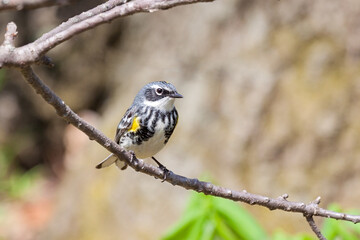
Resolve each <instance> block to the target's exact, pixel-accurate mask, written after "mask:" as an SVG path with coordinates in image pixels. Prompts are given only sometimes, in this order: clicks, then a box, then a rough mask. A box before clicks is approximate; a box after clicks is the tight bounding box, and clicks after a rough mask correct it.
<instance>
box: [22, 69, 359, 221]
mask: <svg viewBox="0 0 360 240" xmlns="http://www.w3.org/2000/svg"><path fill="white" fill-rule="evenodd" d="M21 73H22V74H23V76H24V78H25V80H26V81H27V82H28V83H29V84H30V85H31V86H32V87H33V88H34V89H35V91H36V92H37V93H38V94H40V95H41V97H42V98H43V99H44V100H45V101H46V102H47V103H49V104H50V105H52V106H53V107H54V108H55V110H56V112H57V114H58V115H59V116H61V117H62V118H64V120H65V121H67V122H69V123H71V124H72V125H74V126H75V127H77V128H78V129H79V130H81V131H82V132H84V133H85V134H86V135H87V136H88V137H89V138H90V139H92V140H95V141H97V142H98V143H99V144H100V145H101V146H103V147H104V148H106V149H107V150H109V151H110V152H112V153H114V154H115V155H117V156H118V157H119V159H121V160H123V161H125V162H126V163H127V164H128V165H129V166H130V167H132V168H133V169H135V170H136V171H139V172H142V173H145V174H147V175H150V176H153V177H155V178H160V179H163V177H164V173H163V171H162V170H160V169H159V168H157V167H155V166H153V165H150V164H147V163H145V162H144V161H142V160H140V159H136V158H132V155H131V154H130V153H129V152H127V151H125V150H123V149H122V148H121V147H120V146H119V145H118V144H116V143H115V142H114V141H112V140H110V139H109V138H107V137H106V136H105V135H104V134H103V133H101V132H100V131H99V130H97V129H96V128H95V127H93V126H91V125H90V124H89V123H87V122H86V121H84V120H83V119H81V118H80V117H79V116H78V115H77V114H76V113H75V112H73V111H72V110H71V109H70V107H69V106H67V105H66V104H65V103H64V101H62V100H61V99H60V98H59V97H58V96H57V95H56V94H55V93H54V92H53V91H52V90H51V89H50V88H49V87H47V86H46V85H45V84H44V83H43V82H42V81H41V80H40V79H39V77H38V76H37V75H36V74H35V73H34V71H33V70H32V68H31V67H29V66H26V67H22V68H21ZM165 181H167V182H169V183H171V184H172V185H176V186H180V187H183V188H185V189H191V190H194V191H196V192H199V193H201V192H202V193H204V194H206V195H212V196H217V197H222V198H227V199H231V200H233V201H239V202H244V203H248V204H251V205H260V206H263V207H266V208H268V209H270V210H275V209H278V210H284V211H287V212H297V213H302V214H303V215H304V216H320V217H326V218H333V219H338V220H345V221H351V222H353V223H358V222H360V216H357V215H350V214H345V213H339V212H333V211H330V210H327V209H323V208H320V207H318V204H317V203H319V201H320V198H317V199H316V200H315V201H314V202H312V203H309V204H305V203H302V202H292V201H288V200H287V198H288V195H287V194H284V195H283V196H280V197H278V198H269V197H266V196H261V195H257V194H252V193H248V192H247V191H245V190H243V191H235V190H232V189H228V188H224V187H220V186H216V185H214V184H212V183H210V182H204V181H200V180H198V179H196V178H186V177H184V176H180V175H177V174H175V173H173V172H170V173H169V174H168V175H167V176H166V180H165ZM314 203H316V204H314Z"/></svg>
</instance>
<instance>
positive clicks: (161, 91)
mask: <svg viewBox="0 0 360 240" xmlns="http://www.w3.org/2000/svg"><path fill="white" fill-rule="evenodd" d="M155 91H156V94H157V95H161V94H163V92H164V89H162V88H157V89H156V90H155Z"/></svg>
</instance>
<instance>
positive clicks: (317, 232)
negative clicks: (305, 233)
mask: <svg viewBox="0 0 360 240" xmlns="http://www.w3.org/2000/svg"><path fill="white" fill-rule="evenodd" d="M305 218H306V221H307V222H308V223H309V225H310V227H311V230H313V232H314V233H315V235H316V236H317V237H318V239H320V240H326V238H325V237H324V235H322V233H321V231H320V229H319V228H318V227H317V226H316V224H315V221H314V218H313V216H311V215H309V216H305Z"/></svg>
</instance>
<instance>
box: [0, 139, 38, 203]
mask: <svg viewBox="0 0 360 240" xmlns="http://www.w3.org/2000/svg"><path fill="white" fill-rule="evenodd" d="M15 153H16V151H15V150H14V149H13V148H12V147H11V146H9V145H4V146H1V147H0V197H1V198H19V197H21V196H22V195H23V194H25V193H26V190H27V189H29V188H30V186H32V185H33V184H34V183H35V181H36V179H37V178H38V177H39V173H40V169H39V168H38V167H35V168H32V169H30V170H28V171H26V172H25V171H22V170H20V169H18V168H16V167H15V166H12V164H11V163H12V161H13V159H14V157H15Z"/></svg>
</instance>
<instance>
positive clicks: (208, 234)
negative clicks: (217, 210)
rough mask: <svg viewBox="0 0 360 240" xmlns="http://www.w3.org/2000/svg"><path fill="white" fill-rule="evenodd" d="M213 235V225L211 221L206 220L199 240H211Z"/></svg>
mask: <svg viewBox="0 0 360 240" xmlns="http://www.w3.org/2000/svg"><path fill="white" fill-rule="evenodd" d="M214 235H215V225H214V223H213V221H211V220H209V219H206V220H205V222H204V225H203V232H202V235H201V237H200V240H212V239H214Z"/></svg>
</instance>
